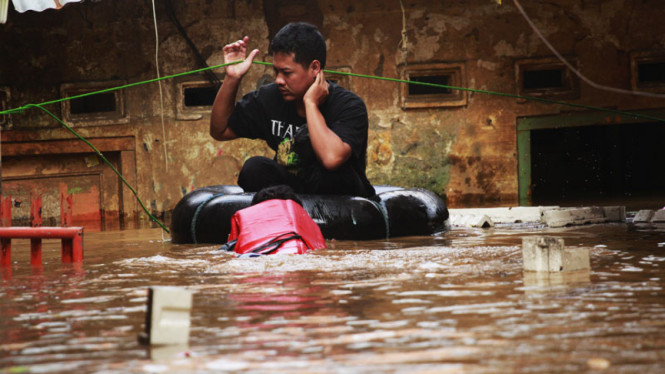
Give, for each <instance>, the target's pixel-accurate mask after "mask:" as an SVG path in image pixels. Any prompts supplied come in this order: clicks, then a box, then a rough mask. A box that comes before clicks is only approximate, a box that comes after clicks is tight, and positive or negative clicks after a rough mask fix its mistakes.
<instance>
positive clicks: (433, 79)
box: [408, 75, 452, 96]
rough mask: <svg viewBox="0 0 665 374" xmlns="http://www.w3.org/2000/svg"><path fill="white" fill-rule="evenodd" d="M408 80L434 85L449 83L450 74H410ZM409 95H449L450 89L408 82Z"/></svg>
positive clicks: (446, 84)
mask: <svg viewBox="0 0 665 374" xmlns="http://www.w3.org/2000/svg"><path fill="white" fill-rule="evenodd" d="M409 80H411V81H413V82H422V83H428V84H435V85H443V86H449V85H450V81H451V78H450V75H423V76H411V77H410V78H409ZM408 92H409V96H413V95H450V94H451V93H452V90H451V89H450V88H446V87H436V86H429V85H423V84H409V91H408Z"/></svg>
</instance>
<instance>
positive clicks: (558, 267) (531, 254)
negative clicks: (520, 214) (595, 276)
mask: <svg viewBox="0 0 665 374" xmlns="http://www.w3.org/2000/svg"><path fill="white" fill-rule="evenodd" d="M522 259H523V262H524V270H526V271H544V272H567V271H577V270H589V269H590V268H591V265H590V262H589V249H588V248H568V249H567V248H565V246H564V242H563V239H562V238H555V237H551V236H529V237H525V238H522Z"/></svg>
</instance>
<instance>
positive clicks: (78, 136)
mask: <svg viewBox="0 0 665 374" xmlns="http://www.w3.org/2000/svg"><path fill="white" fill-rule="evenodd" d="M25 107H26V108H38V109H41V110H42V111H44V112H45V113H46V114H48V115H49V116H51V118H53V119H54V120H56V121H58V122H59V123H60V124H61V125H62V126H64V127H65V128H66V129H67V130H69V132H71V133H72V134H74V136H76V137H77V138H79V139H81V140H82V141H83V142H84V143H85V144H87V145H88V146H89V147H90V148H92V150H93V151H95V153H96V154H97V156H99V157H100V158H101V159H102V160H103V161H104V162H105V163H106V164H107V165H108V166H109V167H110V168H111V169H112V170H113V172H114V173H116V174H117V175H118V177H120V180H121V181H122V183H124V184H125V186H127V188H129V190H130V191H132V193H133V194H134V197H136V201H138V202H139V204H140V205H141V208H143V211H144V212H145V213H146V214H147V215H148V217H150V219H151V220H152V221H154V222H156V223H157V224H158V225H159V226H160V227H161V228H162V229H163V230H164V231H166V232H167V233H168V234H170V231H169V229H167V228H166V226H164V224H163V223H162V222H160V221H159V220H158V219H157V218H156V217H155V216H153V215H152V214H151V213H150V212H149V211H148V209H147V208H146V207H145V205H143V202H142V201H141V199H139V196H138V194H137V193H136V190H134V188H133V187H132V186H131V185H130V184H129V182H127V180H126V179H125V178H124V177H123V176H122V175H121V174H120V172H119V171H118V170H117V169H116V168H115V167H114V166H113V164H111V162H110V161H109V160H108V159H107V158H106V157H104V155H103V154H102V152H100V151H99V150H98V149H97V147H95V146H94V145H93V144H92V143H90V142H89V141H88V139H86V138H84V137H82V136H81V135H79V133H77V132H76V131H74V129H72V128H71V127H69V126H68V125H67V124H66V123H65V122H64V121H62V120H61V119H60V118H58V117H57V116H56V115H55V114H53V113H51V112H50V111H48V110H47V109H46V108H43V107H42V106H41V105H40V104H28V105H26V106H25Z"/></svg>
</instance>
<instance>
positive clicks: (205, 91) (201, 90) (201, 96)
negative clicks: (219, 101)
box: [184, 86, 217, 107]
mask: <svg viewBox="0 0 665 374" xmlns="http://www.w3.org/2000/svg"><path fill="white" fill-rule="evenodd" d="M184 91H185V92H184V94H185V95H184V96H185V106H186V107H193V106H212V104H213V103H214V102H215V96H217V87H214V86H203V87H186V88H185V89H184Z"/></svg>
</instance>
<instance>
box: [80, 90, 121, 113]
mask: <svg viewBox="0 0 665 374" xmlns="http://www.w3.org/2000/svg"><path fill="white" fill-rule="evenodd" d="M115 105H116V100H115V94H114V93H113V92H106V93H101V94H95V95H90V96H85V97H81V98H78V99H73V100H71V102H70V104H69V108H70V113H71V114H72V115H77V114H91V113H104V112H115V111H116V106H115Z"/></svg>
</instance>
